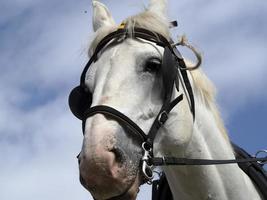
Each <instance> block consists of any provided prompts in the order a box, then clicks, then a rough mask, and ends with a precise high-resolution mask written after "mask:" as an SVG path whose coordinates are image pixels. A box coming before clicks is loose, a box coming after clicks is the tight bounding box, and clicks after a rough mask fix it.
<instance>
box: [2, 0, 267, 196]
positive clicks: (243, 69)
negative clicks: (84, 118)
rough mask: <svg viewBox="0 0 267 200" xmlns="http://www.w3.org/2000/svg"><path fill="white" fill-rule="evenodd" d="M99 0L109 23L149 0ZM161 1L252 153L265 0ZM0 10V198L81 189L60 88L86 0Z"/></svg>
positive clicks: (74, 66)
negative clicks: (201, 59)
mask: <svg viewBox="0 0 267 200" xmlns="http://www.w3.org/2000/svg"><path fill="white" fill-rule="evenodd" d="M103 2H104V3H105V4H107V5H108V7H109V8H110V10H111V11H112V13H113V16H114V18H115V19H116V21H117V23H119V22H120V21H122V20H123V19H124V18H125V17H127V16H129V15H132V14H135V13H136V12H138V11H140V10H142V8H143V5H146V4H147V1H119V0H112V1H111V0H105V1H103ZM169 3H170V9H169V15H170V19H171V20H176V19H177V20H178V21H179V28H177V29H175V30H174V35H182V34H184V33H185V34H187V36H188V38H189V40H190V42H192V43H193V44H194V45H195V46H196V47H197V48H198V49H199V50H200V51H201V52H202V54H203V57H204V63H203V66H202V67H203V70H204V71H205V72H206V73H207V74H208V76H209V77H210V79H211V80H212V81H213V82H214V83H215V85H216V87H217V89H218V97H217V99H218V104H219V107H220V110H221V111H222V116H223V118H224V120H225V124H226V127H227V128H228V130H229V135H230V137H231V138H232V140H233V141H234V142H235V143H237V144H239V145H240V146H242V147H243V148H244V149H246V150H248V151H249V152H250V153H254V152H255V151H257V150H258V149H263V148H267V142H266V141H267V139H266V130H265V129H266V122H267V121H266V114H267V92H266V86H267V78H266V77H267V64H266V63H267V56H266V52H267V37H266V36H267V12H266V10H267V2H266V1H264V0H258V1H255V0H233V1H228V2H225V1H223V0H213V1H211V0H198V1H193V0H180V1H176V0H170V1H169ZM0 11H1V18H0V68H1V73H0V110H1V112H0V157H1V160H0V199H1V200H17V199H20V200H26V199H27V200H31V199H34V200H36V199H37V200H47V199H65V200H73V199H80V200H82V199H84V200H85V199H88V196H89V195H88V193H87V192H86V191H85V190H84V189H83V188H82V187H81V185H80V184H79V180H78V167H77V162H76V159H75V156H76V154H77V153H78V152H79V150H80V147H81V142H82V134H81V126H80V122H79V121H78V120H76V119H75V118H74V117H73V116H72V115H71V113H70V112H69V109H68V105H67V98H68V94H69V91H70V90H71V88H72V87H74V86H75V85H76V84H78V81H79V75H80V73H81V70H82V68H83V65H84V64H85V63H86V61H87V56H86V50H87V47H88V42H89V39H90V36H91V33H92V32H91V2H90V1H88V0H87V1H85V0H81V1H70V0H64V1H63V0H56V1H52V0H46V1H41V0H12V1H1V2H0ZM85 11H87V12H85ZM148 193H149V190H148V186H146V188H145V189H142V191H141V194H140V195H139V199H147V198H148V197H149V196H150V194H148Z"/></svg>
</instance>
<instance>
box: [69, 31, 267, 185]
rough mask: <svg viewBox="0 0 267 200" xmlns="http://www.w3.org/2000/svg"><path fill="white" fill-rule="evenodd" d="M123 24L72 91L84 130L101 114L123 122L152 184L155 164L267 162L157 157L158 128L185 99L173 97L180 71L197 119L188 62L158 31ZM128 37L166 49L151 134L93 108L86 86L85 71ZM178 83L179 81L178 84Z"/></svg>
mask: <svg viewBox="0 0 267 200" xmlns="http://www.w3.org/2000/svg"><path fill="white" fill-rule="evenodd" d="M124 27H125V26H122V27H120V28H119V29H118V30H116V31H114V32H112V33H110V34H108V35H107V36H106V37H104V38H103V39H102V40H101V41H100V42H99V44H98V45H97V47H96V49H95V52H94V53H93V55H92V56H91V58H90V60H89V61H88V63H87V64H86V66H85V68H84V70H83V72H82V74H81V78H80V85H79V86H78V87H76V88H74V89H73V90H72V92H71V93H70V96H69V106H70V109H71V111H72V113H73V114H74V115H75V116H76V117H77V118H79V119H80V120H82V122H83V132H84V129H85V128H84V127H85V122H86V119H87V118H89V117H92V116H94V115H95V114H98V113H101V114H103V115H105V116H108V117H110V118H112V119H114V120H116V121H118V122H120V123H121V124H123V125H125V127H126V128H127V129H128V130H129V132H130V133H133V134H134V135H137V136H138V137H139V138H140V139H141V140H142V150H143V156H142V158H141V161H140V167H141V169H142V174H143V177H144V183H145V182H147V183H151V181H152V179H153V171H152V170H153V167H154V166H161V165H213V164H227V163H242V162H257V161H262V162H263V161H266V160H267V158H250V159H235V160H205V159H187V158H176V157H158V158H156V157H154V156H153V141H154V139H155V137H156V135H157V132H158V130H159V129H160V128H161V127H162V126H163V125H164V124H165V122H166V121H167V120H168V115H169V113H170V112H171V110H172V109H173V108H174V107H175V106H176V105H177V104H178V103H179V102H181V101H182V100H183V95H182V94H181V95H180V96H178V97H176V98H175V99H174V100H172V92H173V87H174V84H175V79H176V77H177V73H179V74H181V76H180V81H181V82H182V83H183V84H184V85H185V89H186V92H187V94H188V96H189V101H190V103H189V104H190V110H191V113H192V115H193V120H194V119H195V103H194V95H193V90H192V86H191V84H190V82H189V79H188V75H187V71H186V69H187V68H186V65H185V62H184V60H183V58H182V56H181V54H180V52H179V51H178V49H177V48H176V47H175V45H173V44H174V43H173V42H172V41H168V40H167V39H166V38H165V37H164V36H162V35H161V34H159V33H155V32H151V31H149V30H146V29H143V28H134V29H133V30H132V31H131V32H129V30H128V29H125V28H124ZM126 38H133V39H134V38H140V39H144V40H147V41H150V42H153V43H155V44H156V45H158V46H161V47H163V48H164V54H163V60H162V66H161V69H160V70H161V73H162V78H163V86H164V92H165V95H164V100H163V105H162V107H161V109H160V112H159V113H158V115H157V117H156V118H155V120H154V122H153V124H152V126H151V128H150V130H149V131H148V133H147V134H146V133H144V131H143V130H142V129H141V128H140V127H139V126H138V125H137V124H136V123H135V122H133V121H132V120H131V119H130V118H129V117H127V116H126V115H124V114H123V113H121V112H120V111H118V110H116V109H114V108H112V107H109V106H105V105H97V106H94V107H91V103H92V94H91V93H90V91H89V89H88V88H87V87H86V85H85V77H86V73H87V71H88V69H89V67H90V66H91V64H92V63H94V62H96V61H97V59H98V56H99V54H100V52H101V50H103V49H104V48H105V47H106V46H107V44H109V43H110V42H111V41H112V40H114V39H126ZM176 84H177V83H176Z"/></svg>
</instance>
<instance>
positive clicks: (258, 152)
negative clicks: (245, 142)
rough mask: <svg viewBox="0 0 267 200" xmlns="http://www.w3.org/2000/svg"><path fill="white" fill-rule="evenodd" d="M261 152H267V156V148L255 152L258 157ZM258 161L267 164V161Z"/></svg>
mask: <svg viewBox="0 0 267 200" xmlns="http://www.w3.org/2000/svg"><path fill="white" fill-rule="evenodd" d="M261 153H263V154H266V156H265V158H267V149H263V150H259V151H257V153H256V154H255V156H254V157H255V158H258V155H259V154H261ZM258 163H259V164H261V165H265V164H267V161H258Z"/></svg>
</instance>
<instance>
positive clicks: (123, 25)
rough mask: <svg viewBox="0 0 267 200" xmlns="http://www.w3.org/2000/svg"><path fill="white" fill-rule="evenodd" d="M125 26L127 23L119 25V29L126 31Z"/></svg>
mask: <svg viewBox="0 0 267 200" xmlns="http://www.w3.org/2000/svg"><path fill="white" fill-rule="evenodd" d="M125 26H126V23H125V22H122V23H121V24H120V25H119V27H118V29H125Z"/></svg>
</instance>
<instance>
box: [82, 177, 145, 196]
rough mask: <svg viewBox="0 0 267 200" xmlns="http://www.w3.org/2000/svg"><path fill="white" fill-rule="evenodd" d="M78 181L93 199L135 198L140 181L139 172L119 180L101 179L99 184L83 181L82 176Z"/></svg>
mask: <svg viewBox="0 0 267 200" xmlns="http://www.w3.org/2000/svg"><path fill="white" fill-rule="evenodd" d="M80 182H81V184H82V185H83V186H84V187H85V188H86V189H87V190H88V191H89V192H90V193H91V195H92V196H93V197H94V199H95V200H135V199H136V197H137V194H138V192H139V186H140V185H141V183H142V181H141V178H140V175H139V173H137V175H135V176H128V177H126V178H125V179H124V180H120V181H118V180H113V181H112V182H109V181H101V185H98V184H97V183H96V182H97V181H96V182H95V181H90V182H88V180H87V181H85V180H84V179H83V178H82V176H80Z"/></svg>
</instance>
